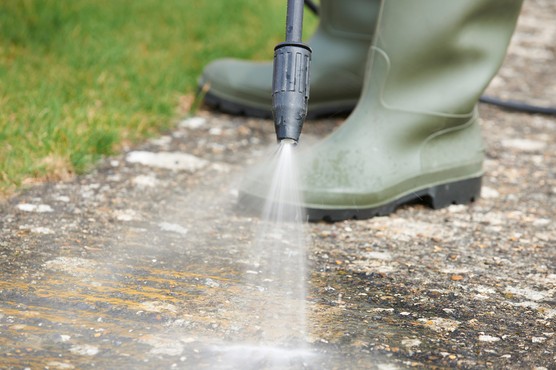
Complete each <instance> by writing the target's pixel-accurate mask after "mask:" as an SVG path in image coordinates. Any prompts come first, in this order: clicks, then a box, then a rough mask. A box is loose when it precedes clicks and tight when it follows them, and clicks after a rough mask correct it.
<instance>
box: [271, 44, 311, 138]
mask: <svg viewBox="0 0 556 370" xmlns="http://www.w3.org/2000/svg"><path fill="white" fill-rule="evenodd" d="M310 63H311V48H310V47H309V46H307V45H306V44H303V43H301V42H284V43H281V44H278V45H277V46H276V47H275V48H274V73H273V80H272V115H273V117H274V128H275V130H276V138H277V140H278V141H282V140H284V139H291V140H294V141H295V142H298V141H299V136H300V135H301V129H302V128H303V122H305V117H306V116H307V106H308V103H309V70H310Z"/></svg>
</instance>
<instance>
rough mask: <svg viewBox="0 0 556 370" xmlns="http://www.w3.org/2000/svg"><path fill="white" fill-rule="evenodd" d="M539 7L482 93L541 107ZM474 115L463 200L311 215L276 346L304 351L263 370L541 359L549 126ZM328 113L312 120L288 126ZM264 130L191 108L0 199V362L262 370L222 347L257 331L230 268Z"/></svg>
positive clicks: (543, 60)
mask: <svg viewBox="0 0 556 370" xmlns="http://www.w3.org/2000/svg"><path fill="white" fill-rule="evenodd" d="M554 15H556V5H555V4H554V2H552V1H549V0H526V2H525V7H524V11H523V15H522V17H521V19H520V24H519V27H518V31H517V33H516V35H515V37H514V39H513V41H512V46H511V48H510V53H509V55H508V58H507V60H506V62H505V64H504V67H503V68H502V70H501V71H500V73H499V75H498V76H497V77H496V79H495V80H494V81H493V83H492V84H491V86H490V87H489V90H488V93H489V94H492V95H496V96H501V97H504V98H512V99H517V100H520V99H521V100H527V101H531V102H534V103H541V104H552V105H554V104H555V102H556V90H555V86H556V65H555V63H554V57H555V56H556V49H555V45H556V24H555V23H554V22H553V19H554ZM480 110H481V115H482V117H483V122H482V127H483V132H484V136H485V141H486V145H487V161H486V163H485V169H486V175H485V177H484V188H483V196H482V198H481V199H480V200H479V201H478V202H476V203H475V204H473V205H471V206H458V205H454V206H451V207H448V208H446V209H442V210H437V211H433V210H430V209H428V208H425V207H424V206H419V205H412V206H407V207H403V208H402V209H399V210H398V211H397V212H395V213H394V214H393V215H391V216H389V217H381V218H375V219H371V220H364V221H345V222H339V223H335V224H328V223H317V224H310V225H308V226H307V231H308V234H309V236H310V237H311V239H312V242H311V244H310V245H309V248H308V260H309V268H308V280H309V281H308V294H307V298H306V303H307V310H308V312H309V313H308V316H309V317H308V324H307V330H308V339H307V342H308V343H307V344H306V346H307V347H308V350H307V349H306V348H305V347H303V346H302V345H301V344H300V343H296V344H295V348H286V349H280V351H285V352H279V351H278V350H277V349H275V352H274V354H275V357H273V358H284V357H287V356H288V353H290V354H291V353H292V351H294V350H298V351H304V350H307V351H309V352H310V353H309V354H307V353H305V352H303V353H302V354H301V355H299V356H297V360H296V361H295V362H294V363H293V364H289V363H288V362H287V361H286V362H282V363H277V364H276V366H275V367H276V368H314V369H350V368H351V369H367V368H369V369H373V368H378V369H390V368H409V367H417V368H447V367H457V368H514V369H523V368H530V369H554V368H555V365H554V364H555V363H556V336H555V334H554V333H555V325H556V324H555V318H556V249H555V248H556V247H555V244H556V226H555V222H554V220H555V213H556V211H555V209H556V173H555V170H554V168H556V154H555V153H554V151H553V150H551V149H552V147H553V143H554V142H556V120H555V118H554V117H549V116H542V115H528V114H522V113H515V112H507V111H503V110H499V109H497V108H493V107H489V106H481V107H480ZM341 122H342V119H340V118H339V119H331V120H321V121H315V122H308V123H307V124H306V127H305V129H304V135H305V137H306V138H307V140H311V138H318V137H321V136H323V135H325V134H326V133H327V132H330V131H331V130H333V129H334V128H335V127H336V126H337V125H340V124H341ZM272 130H273V129H272V124H271V122H269V121H261V120H254V119H246V118H242V117H231V116H226V115H221V114H218V113H215V112H208V111H204V110H201V111H199V112H198V114H197V115H196V116H195V117H193V118H189V119H186V120H184V121H183V122H182V123H181V124H179V125H177V127H176V129H175V130H174V131H172V132H168V133H167V134H166V135H164V136H162V137H160V138H157V139H155V140H152V141H150V142H147V143H145V144H144V145H141V146H140V147H137V148H131V149H129V150H128V151H126V152H125V153H122V154H121V155H118V156H115V157H112V158H108V159H106V160H105V161H103V162H102V163H100V164H99V165H98V167H97V168H96V169H95V170H94V171H92V172H91V173H89V174H87V175H85V176H82V177H78V178H75V179H73V180H71V181H67V182H63V183H48V184H43V185H39V186H35V187H33V188H30V189H27V190H25V191H23V192H22V193H21V194H19V195H17V196H15V197H13V198H11V199H8V200H7V201H6V202H4V203H3V204H2V205H1V215H0V230H1V234H0V266H1V268H0V364H1V365H0V367H1V368H7V369H24V368H30V369H43V368H49V369H73V368H76V369H77V368H113V369H123V368H135V369H141V368H144V369H161V368H182V369H190V368H226V366H227V365H234V366H228V367H233V368H243V369H245V368H253V369H255V368H262V367H264V366H265V363H264V361H263V360H260V361H259V360H257V358H258V356H260V353H259V352H258V351H259V350H260V349H253V348H246V347H241V348H240V349H237V348H238V347H232V345H236V346H242V345H243V344H242V343H244V341H245V340H247V339H249V338H253V337H256V336H257V330H258V329H259V328H258V323H257V318H258V316H257V315H258V314H257V313H256V310H255V309H254V310H253V311H250V310H246V309H245V308H246V307H254V308H255V307H256V306H257V299H258V296H257V293H256V292H253V290H250V289H249V287H248V286H247V285H246V284H245V281H246V280H245V278H244V276H245V271H246V262H245V256H246V248H247V247H249V245H250V244H251V243H252V242H253V238H254V235H255V233H256V230H257V224H258V218H257V217H254V216H249V215H245V214H242V213H241V212H238V211H237V209H236V207H235V201H236V197H237V186H236V185H237V182H238V181H240V180H241V177H242V173H243V171H244V170H245V168H247V167H248V165H249V164H250V163H253V162H254V161H255V160H256V159H255V158H257V157H258V158H261V157H262V158H265V156H267V155H268V154H267V152H266V150H267V148H268V147H269V146H271V145H272V143H273V133H272ZM276 305H277V306H280V305H284V302H278V301H277V302H276ZM282 321H283V322H282V324H283V325H287V324H288V318H287V317H285V318H284V320H282ZM304 348H305V349H304ZM276 351H278V352H276ZM288 351H289V352H288ZM238 353H242V354H245V353H247V355H248V356H249V361H247V359H246V358H245V357H241V356H240V357H237V356H238ZM315 354H317V355H315ZM299 358H301V360H299ZM266 366H269V363H268V362H267V363H266Z"/></svg>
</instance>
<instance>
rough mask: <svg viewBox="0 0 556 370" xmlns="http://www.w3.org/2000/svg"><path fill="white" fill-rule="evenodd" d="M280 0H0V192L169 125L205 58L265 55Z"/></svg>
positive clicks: (276, 34) (276, 32) (80, 168)
mask: <svg viewBox="0 0 556 370" xmlns="http://www.w3.org/2000/svg"><path fill="white" fill-rule="evenodd" d="M285 4H286V0H266V1H260V0H215V1H210V0H162V1H160V0H6V1H2V2H0V196H2V195H4V196H6V195H9V194H10V193H13V191H15V190H17V189H19V188H21V186H22V185H24V184H26V183H30V182H31V183H32V182H35V181H43V180H48V179H53V180H56V179H59V178H64V177H65V176H68V175H70V174H73V173H82V172H84V171H86V170H87V169H89V168H90V167H91V166H92V165H93V164H94V163H95V161H96V160H98V159H99V158H100V157H102V156H103V155H107V154H111V153H114V152H116V151H118V150H119V149H120V148H121V147H122V144H123V143H136V142H138V141H140V140H143V139H144V138H146V137H148V136H152V135H154V134H156V133H158V132H161V131H163V130H167V129H169V128H170V127H171V126H172V125H173V124H175V122H176V121H177V118H179V117H180V116H183V115H185V114H187V112H186V111H184V109H183V107H182V108H180V100H184V97H187V96H191V94H193V93H194V92H195V88H196V79H197V77H198V75H199V74H200V72H201V70H202V68H203V66H204V65H205V64H206V63H208V62H209V61H211V60H213V59H216V58H219V57H224V56H235V57H240V58H251V59H267V58H271V56H272V49H273V47H274V46H275V44H276V43H278V42H280V41H281V40H282V37H283V33H284V22H285ZM307 13H308V12H307ZM306 18H307V22H306V23H307V27H306V29H307V30H310V29H311V28H314V25H315V23H316V19H315V18H314V17H312V16H307V17H306Z"/></svg>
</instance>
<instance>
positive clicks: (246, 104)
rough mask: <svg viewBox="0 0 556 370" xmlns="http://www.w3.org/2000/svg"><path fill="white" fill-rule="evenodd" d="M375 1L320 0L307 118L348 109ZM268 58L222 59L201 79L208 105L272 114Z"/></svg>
mask: <svg viewBox="0 0 556 370" xmlns="http://www.w3.org/2000/svg"><path fill="white" fill-rule="evenodd" d="M379 4H380V1H379V0H341V1H338V0H322V1H321V6H320V23H319V26H318V28H317V30H316V32H315V34H314V35H313V37H312V38H311V39H310V40H309V41H308V44H309V45H310V46H311V49H312V50H313V61H312V64H311V99H310V100H309V112H308V117H309V118H315V117H319V116H325V115H330V114H338V113H349V112H351V110H353V108H354V107H355V105H356V103H357V100H358V99H359V96H360V94H361V88H362V86H363V77H364V73H365V62H366V60H367V52H368V50H369V45H370V44H371V41H372V38H373V33H374V30H375V26H376V22H375V20H376V18H377V17H378V9H379ZM271 85H272V61H269V62H250V61H243V60H237V59H221V60H216V61H214V62H212V63H210V64H209V65H208V66H207V67H206V68H205V70H204V71H203V74H202V76H201V77H200V79H199V86H200V87H201V88H202V89H204V90H205V97H204V101H205V103H206V104H207V105H209V106H212V107H214V108H217V109H220V110H222V111H224V112H226V113H232V114H245V115H248V116H254V117H263V118H270V117H272V113H271V104H272V102H271V99H272V86H271Z"/></svg>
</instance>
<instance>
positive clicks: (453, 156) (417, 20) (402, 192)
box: [243, 0, 522, 221]
mask: <svg viewBox="0 0 556 370" xmlns="http://www.w3.org/2000/svg"><path fill="white" fill-rule="evenodd" d="M521 3H522V0H451V1H445V0H421V1H414V0H385V1H384V2H383V6H382V8H381V14H380V18H379V24H378V27H377V34H376V39H375V41H374V43H373V46H372V47H371V48H370V51H369V61H368V64H367V74H366V77H365V79H366V81H365V86H364V87H363V91H362V95H361V99H360V100H359V103H358V105H357V107H356V108H355V110H354V111H353V113H352V114H351V115H350V116H349V117H348V119H347V120H346V122H344V124H343V125H342V126H341V127H339V128H338V130H337V131H335V132H334V133H332V134H331V135H330V136H328V137H327V138H325V139H324V140H323V141H321V142H319V143H317V144H316V145H315V146H313V147H310V148H307V149H306V150H304V152H303V153H299V154H300V156H299V157H300V161H301V169H300V173H301V176H302V181H301V183H302V191H303V194H304V199H305V200H304V201H305V205H304V206H305V207H306V208H307V210H308V215H309V218H310V219H311V220H319V219H325V220H331V221H335V220H343V219H349V218H358V219H364V218H369V217H373V216H378V215H387V214H389V213H391V212H392V211H394V210H395V209H396V208H397V207H398V206H400V205H401V204H404V203H408V202H415V201H420V202H425V203H428V204H429V205H430V206H432V207H433V208H441V207H445V206H448V205H450V204H465V203H469V202H472V201H474V200H475V199H477V197H479V194H480V188H481V177H482V175H483V170H482V163H483V156H484V154H483V151H484V149H483V144H482V139H481V132H480V128H479V117H478V114H477V109H476V104H477V101H478V99H479V96H480V95H481V93H482V92H483V90H484V89H485V88H486V86H487V84H488V83H489V82H490V80H491V79H492V78H493V76H494V75H495V74H496V73H497V71H498V69H499V67H500V65H501V63H502V61H503V59H504V56H505V54H506V49H507V46H508V43H509V41H510V38H511V35H512V33H513V30H514V28H515V24H516V20H517V16H518V14H519V11H520V7H521ZM302 138H303V137H302ZM256 183H257V182H256V181H255V182H253V183H251V184H250V185H246V186H245V188H244V190H243V194H244V195H245V196H247V197H253V196H254V197H261V196H262V197H264V195H262V194H261V192H260V191H257V190H255V189H256V186H257V185H255V187H254V186H253V184H256ZM260 185H261V184H260V181H259V184H258V186H259V188H261V189H262V188H263V187H262V186H260Z"/></svg>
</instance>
